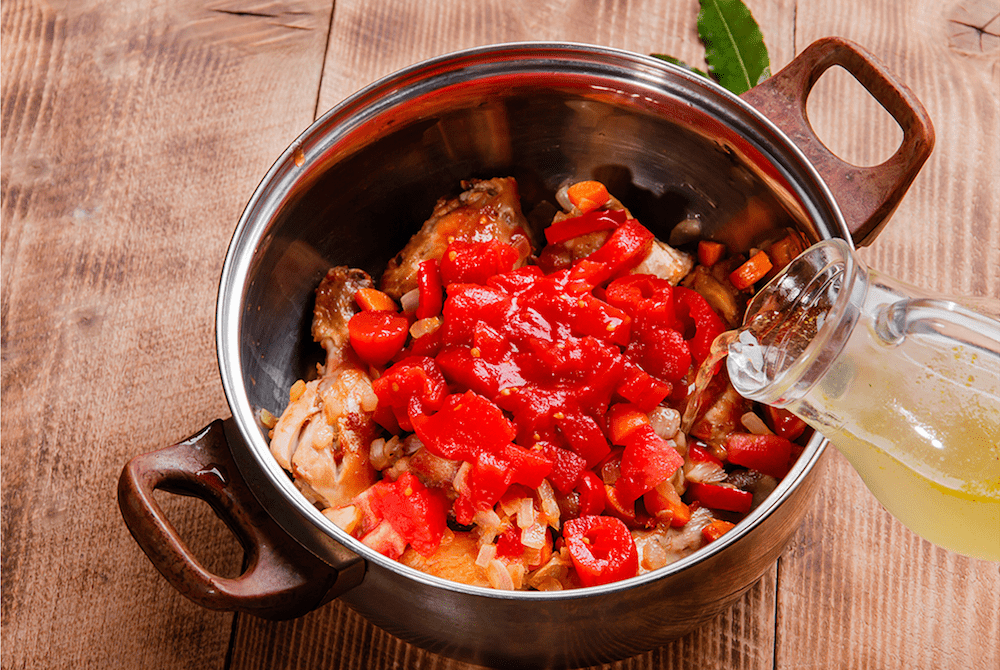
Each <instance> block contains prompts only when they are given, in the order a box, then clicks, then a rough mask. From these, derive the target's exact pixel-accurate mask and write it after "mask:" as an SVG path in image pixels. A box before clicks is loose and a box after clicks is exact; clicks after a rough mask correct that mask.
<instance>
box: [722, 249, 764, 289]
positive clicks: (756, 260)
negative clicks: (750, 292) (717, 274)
mask: <svg viewBox="0 0 1000 670" xmlns="http://www.w3.org/2000/svg"><path fill="white" fill-rule="evenodd" d="M771 267H772V265H771V259H770V258H768V257H767V254H766V253H764V252H763V251H758V252H757V253H755V254H754V255H753V256H751V257H750V260H748V261H747V262H746V263H744V264H743V265H741V266H739V267H738V268H736V269H735V270H733V271H732V272H731V273H730V274H729V281H731V282H732V283H733V286H735V287H736V288H738V289H740V290H743V289H745V288H750V287H751V286H753V285H754V284H755V283H756V282H757V281H758V280H760V279H762V278H763V277H764V275H766V274H767V273H768V272H769V271H770V270H771Z"/></svg>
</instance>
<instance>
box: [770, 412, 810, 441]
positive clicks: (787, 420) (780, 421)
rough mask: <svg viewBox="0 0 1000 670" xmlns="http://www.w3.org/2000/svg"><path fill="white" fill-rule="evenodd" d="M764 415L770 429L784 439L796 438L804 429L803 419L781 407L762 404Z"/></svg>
mask: <svg viewBox="0 0 1000 670" xmlns="http://www.w3.org/2000/svg"><path fill="white" fill-rule="evenodd" d="M764 416H766V417H767V424H768V425H769V426H770V427H771V430H773V431H774V432H775V433H777V434H778V435H781V436H782V437H783V438H785V439H788V440H794V439H797V438H798V437H799V436H800V435H802V433H804V432H805V430H806V422H805V421H803V420H802V419H800V418H799V417H797V416H795V415H794V414H792V413H791V412H789V411H788V410H787V409H784V408H782V407H771V406H770V405H764Z"/></svg>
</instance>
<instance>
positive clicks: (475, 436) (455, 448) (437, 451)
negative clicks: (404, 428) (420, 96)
mask: <svg viewBox="0 0 1000 670" xmlns="http://www.w3.org/2000/svg"><path fill="white" fill-rule="evenodd" d="M412 422H413V428H414V430H415V431H416V433H417V436H418V437H419V438H420V440H421V442H423V443H424V446H425V447H426V448H427V449H428V451H430V452H431V453H432V454H434V455H435V456H440V457H442V458H449V459H452V460H464V461H473V460H475V457H476V455H477V453H479V452H490V453H492V452H496V451H498V450H499V449H501V448H502V447H503V446H505V445H506V444H508V443H510V442H511V441H512V440H513V439H514V435H515V429H514V426H513V424H511V422H510V421H508V420H507V418H506V417H505V416H504V415H503V411H501V409H500V408H499V407H497V406H496V405H495V404H493V403H492V402H491V401H489V400H487V399H486V398H484V397H483V396H481V395H477V394H476V393H473V392H472V391H467V392H465V393H463V394H453V395H450V396H448V397H447V398H445V401H444V404H443V406H442V407H441V409H440V410H438V411H437V413H435V414H432V415H431V416H414V417H412ZM501 493H502V491H501Z"/></svg>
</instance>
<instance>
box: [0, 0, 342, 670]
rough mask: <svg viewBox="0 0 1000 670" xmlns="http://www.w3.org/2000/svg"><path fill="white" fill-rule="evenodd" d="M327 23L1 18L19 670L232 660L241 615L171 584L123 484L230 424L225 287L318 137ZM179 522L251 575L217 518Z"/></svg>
mask: <svg viewBox="0 0 1000 670" xmlns="http://www.w3.org/2000/svg"><path fill="white" fill-rule="evenodd" d="M331 5H332V3H331V2H327V1H326V0H322V1H312V0H304V1H300V2H295V3H284V2H270V3H264V2H258V3H251V2H243V3H239V2H225V1H223V2H219V3H216V4H215V5H214V6H213V7H211V8H209V7H205V6H204V3H200V2H194V0H185V1H183V2H174V3H158V2H146V1H145V0H132V1H130V2H121V3H113V4H108V3H103V2H99V1H98V0H72V2H70V1H67V0H47V1H45V2H31V1H28V0H23V1H20V2H19V1H17V0H12V1H11V2H5V3H4V4H3V8H2V30H3V46H2V63H3V65H2V67H3V85H2V100H3V115H2V126H0V128H2V134H3V149H2V150H3V161H2V164H3V167H2V196H3V198H2V223H3V226H2V231H3V232H2V245H3V248H2V252H3V270H2V272H3V275H2V281H3V288H2V298H3V306H2V310H3V313H2V316H3V325H2V335H3V370H2V392H3V406H4V411H3V415H2V433H3V578H4V588H3V600H2V603H3V620H4V625H3V633H2V635H3V649H4V652H3V667H4V668H12V669H13V668H46V667H59V668H77V667H126V666H127V667H133V668H158V669H163V668H194V667H199V668H203V667H209V668H210V667H216V668H221V667H222V666H223V664H224V660H225V656H226V653H227V650H228V642H229V639H230V636H231V629H232V620H233V616H232V615H229V614H218V613H214V612H209V611H206V610H204V609H202V608H200V607H197V606H195V605H193V604H192V603H189V602H188V601H186V600H185V599H184V598H182V597H180V596H179V595H178V594H177V593H176V591H174V590H173V589H172V588H170V587H169V586H167V584H166V583H165V581H164V580H163V579H162V578H161V577H160V576H159V575H158V574H157V573H156V572H155V570H153V568H152V566H151V565H150V564H149V562H148V561H147V560H146V558H145V557H144V556H143V555H142V552H141V551H140V550H139V549H138V547H137V545H136V544H135V542H134V541H133V540H132V538H131V537H130V536H129V534H128V532H127V530H126V529H125V526H124V524H123V523H122V520H121V517H120V515H119V513H118V510H117V505H116V503H115V485H116V480H117V476H118V472H119V471H120V469H121V467H122V466H123V465H124V463H125V461H126V460H127V459H128V458H129V457H131V456H132V455H135V454H138V453H140V452H143V451H148V450H151V449H153V448H157V447H161V446H166V445H167V444H169V443H171V442H174V441H177V440H178V439H181V438H184V437H185V436H186V435H188V434H190V433H192V432H194V431H195V430H197V429H199V428H201V427H202V426H203V425H205V424H206V423H207V422H208V421H210V420H211V419H214V418H216V417H219V416H224V415H225V414H227V408H226V404H225V400H224V396H223V393H222V389H221V385H220V384H219V381H218V373H217V367H216V362H215V353H214V351H215V345H214V337H213V321H214V306H215V294H216V290H217V282H218V276H219V272H220V269H221V265H222V261H223V258H224V254H225V250H226V246H227V243H228V240H229V238H230V236H231V234H232V231H233V229H234V227H235V224H236V221H237V219H238V217H239V214H240V211H241V209H242V207H243V205H244V203H245V202H246V200H247V199H248V197H249V196H250V194H251V192H252V191H253V188H254V187H255V185H256V184H257V182H258V180H259V179H260V176H261V175H262V174H263V173H264V171H265V170H266V169H267V167H268V166H269V165H270V163H271V162H272V161H273V160H274V159H275V158H276V157H277V156H278V154H279V153H280V151H281V150H282V149H283V148H284V146H285V145H286V144H288V143H289V142H290V141H291V140H292V139H293V138H294V137H295V135H296V134H297V133H298V132H299V131H300V130H301V129H302V128H303V127H305V126H306V125H307V124H308V123H309V122H310V120H311V119H312V117H313V113H314V108H315V101H316V96H317V92H318V84H319V78H320V72H321V66H322V57H323V52H324V50H325V48H326V35H327V31H328V27H329V18H330V12H331ZM241 8H244V9H246V10H249V11H248V12H247V13H242V14H241V13H239V11H240V10H241ZM170 509H171V512H172V513H173V514H175V515H176V521H177V523H178V525H179V526H181V527H182V529H183V530H182V532H186V536H187V537H188V539H189V541H190V542H191V544H192V545H193V546H194V547H195V549H196V551H198V553H199V554H200V555H201V556H202V558H203V560H205V562H206V563H208V564H209V565H212V566H216V567H217V568H218V569H220V570H223V571H232V570H236V569H238V567H239V560H240V558H239V554H238V553H235V554H234V553H233V544H232V542H231V540H229V539H227V537H226V534H225V533H220V530H219V526H218V524H215V523H214V522H212V519H213V518H214V517H213V516H212V515H211V514H210V513H208V512H207V506H205V505H197V506H192V505H185V504H178V503H175V502H171V503H170Z"/></svg>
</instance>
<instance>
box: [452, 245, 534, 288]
mask: <svg viewBox="0 0 1000 670" xmlns="http://www.w3.org/2000/svg"><path fill="white" fill-rule="evenodd" d="M517 259H518V253H517V250H516V249H515V248H514V247H512V246H510V245H509V244H506V243H505V242H501V241H499V240H496V239H491V240H489V241H486V242H466V241H464V240H455V241H454V242H452V243H451V244H449V245H448V248H447V249H445V252H444V256H442V257H441V282H442V283H443V284H444V285H445V286H448V285H449V284H484V285H485V284H486V282H487V280H488V279H489V278H490V277H492V276H493V275H495V274H498V273H501V272H508V271H510V270H513V269H514V264H515V263H516V262H517Z"/></svg>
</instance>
